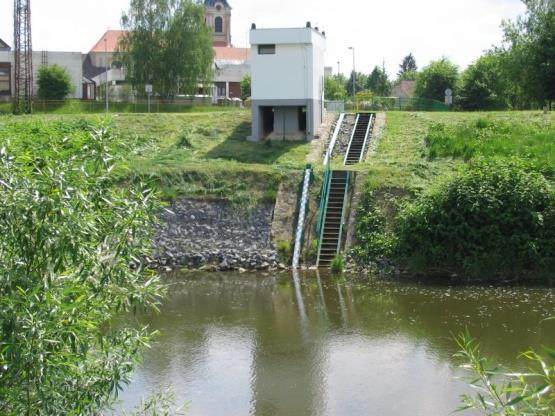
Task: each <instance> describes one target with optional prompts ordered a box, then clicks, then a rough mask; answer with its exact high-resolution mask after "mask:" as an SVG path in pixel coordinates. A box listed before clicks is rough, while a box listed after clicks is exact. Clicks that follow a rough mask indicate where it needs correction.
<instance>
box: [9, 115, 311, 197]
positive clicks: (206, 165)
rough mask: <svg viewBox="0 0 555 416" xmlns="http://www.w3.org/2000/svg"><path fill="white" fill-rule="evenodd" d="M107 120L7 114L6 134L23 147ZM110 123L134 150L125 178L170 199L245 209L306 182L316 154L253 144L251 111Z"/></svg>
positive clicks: (122, 118) (302, 147) (297, 146)
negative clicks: (285, 184)
mask: <svg viewBox="0 0 555 416" xmlns="http://www.w3.org/2000/svg"><path fill="white" fill-rule="evenodd" d="M101 120H103V117H101V116H98V115H90V114H79V115H65V114H62V115H53V114H48V115H40V114H39V115H33V116H22V117H13V116H3V117H0V135H1V136H2V138H8V136H10V134H12V135H13V134H15V132H17V134H16V136H17V137H15V136H14V137H13V139H14V140H17V141H18V142H21V143H24V142H26V141H28V140H31V141H35V140H38V139H37V138H41V139H40V141H41V142H44V143H45V144H46V145H47V142H48V136H49V135H50V134H53V131H56V132H64V129H66V130H67V129H69V130H68V131H67V133H68V134H70V133H71V131H70V130H71V126H79V125H81V126H83V125H86V124H87V123H91V122H94V123H98V122H100V121H101ZM109 121H110V122H111V124H112V126H113V128H114V130H115V133H116V134H117V135H119V136H120V137H122V138H124V139H125V141H126V142H128V143H130V144H131V145H132V146H131V147H133V149H134V150H133V151H132V153H131V154H129V155H128V156H127V157H126V159H125V161H124V162H123V163H120V164H119V167H118V173H119V176H120V177H121V178H122V181H127V180H139V179H141V180H145V179H146V180H150V181H151V182H152V183H154V184H156V185H157V186H158V187H159V189H160V191H161V193H162V196H163V197H164V198H166V199H171V198H174V197H176V196H202V197H217V198H226V199H229V200H232V201H233V202H237V203H241V204H249V203H252V202H254V201H257V200H273V199H275V196H276V193H277V187H278V185H279V183H280V181H281V180H282V178H284V177H286V176H291V175H296V174H297V173H298V175H299V177H300V175H301V171H302V169H303V168H304V166H305V159H306V156H307V154H308V152H309V150H310V144H308V143H304V142H303V143H301V142H272V143H263V144H259V143H251V142H249V141H247V136H249V135H250V129H251V124H250V112H249V111H246V110H235V111H224V112H220V111H212V112H201V113H189V114H116V115H112V116H109ZM1 126H4V127H3V128H4V134H2V127H1ZM8 132H11V133H10V134H8ZM71 137H73V135H71Z"/></svg>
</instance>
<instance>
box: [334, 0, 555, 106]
mask: <svg viewBox="0 0 555 416" xmlns="http://www.w3.org/2000/svg"><path fill="white" fill-rule="evenodd" d="M523 2H524V3H525V5H526V8H527V10H526V13H525V15H523V16H520V17H519V18H518V19H517V20H516V21H505V22H503V23H502V28H503V33H504V37H503V42H502V43H501V45H498V46H494V47H492V48H491V49H489V50H487V51H485V52H484V54H483V55H482V56H480V57H479V58H478V59H477V60H476V61H475V62H474V63H472V64H471V65H469V66H468V67H467V68H466V69H465V70H464V71H462V72H461V71H460V70H459V67H458V66H457V65H456V64H454V63H453V62H451V61H450V60H449V59H448V58H446V57H442V58H440V59H438V60H435V61H432V62H430V63H429V64H428V65H427V66H426V67H424V68H422V69H421V70H420V71H418V67H417V65H416V60H415V59H414V56H413V55H412V54H409V55H407V56H406V57H405V58H404V59H403V61H402V62H401V64H400V66H399V67H400V68H399V72H398V73H397V77H396V79H395V80H393V81H392V80H391V79H390V77H389V76H388V74H387V72H386V71H385V68H384V67H382V68H380V67H378V66H376V67H374V69H373V70H372V72H371V73H370V74H368V75H367V74H364V73H356V74H353V73H351V76H350V77H349V78H347V77H345V76H344V75H342V74H339V75H334V76H330V77H327V78H326V99H330V100H342V99H346V98H347V97H349V96H351V95H352V94H353V91H354V92H355V93H357V94H358V93H362V92H371V93H372V94H374V95H376V96H389V95H390V94H391V91H392V88H393V86H395V85H398V84H400V83H401V82H402V81H405V80H409V81H415V91H414V93H415V96H416V97H418V98H426V99H433V100H438V101H444V98H445V90H446V89H447V88H450V89H452V90H453V95H454V105H455V107H456V108H458V109H461V110H504V109H527V108H538V107H543V106H544V105H547V106H549V107H551V106H552V103H553V101H555V2H554V1H553V0H523Z"/></svg>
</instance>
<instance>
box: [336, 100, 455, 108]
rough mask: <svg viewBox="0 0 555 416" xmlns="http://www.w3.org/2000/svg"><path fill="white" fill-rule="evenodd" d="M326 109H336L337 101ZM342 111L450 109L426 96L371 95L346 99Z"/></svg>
mask: <svg viewBox="0 0 555 416" xmlns="http://www.w3.org/2000/svg"><path fill="white" fill-rule="evenodd" d="M329 103H333V104H332V105H331V106H330V105H326V108H327V109H328V111H337V110H335V108H339V107H340V106H339V105H338V102H337V101H329ZM342 104H343V108H344V110H343V111H450V110H451V109H450V107H449V106H448V105H446V104H445V103H442V102H441V101H436V100H430V99H427V98H399V97H371V98H364V99H363V100H361V99H357V100H356V101H353V100H352V99H351V100H346V101H344V102H343V103H342Z"/></svg>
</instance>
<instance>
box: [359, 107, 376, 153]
mask: <svg viewBox="0 0 555 416" xmlns="http://www.w3.org/2000/svg"><path fill="white" fill-rule="evenodd" d="M373 120H374V114H370V119H369V120H368V127H367V128H366V134H365V136H364V143H363V144H362V151H361V152H360V157H359V159H358V163H360V162H362V159H364V155H365V154H366V152H365V150H366V144H367V143H368V138H369V136H370V129H371V128H372V122H373Z"/></svg>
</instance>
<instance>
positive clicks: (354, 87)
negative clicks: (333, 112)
mask: <svg viewBox="0 0 555 416" xmlns="http://www.w3.org/2000/svg"><path fill="white" fill-rule="evenodd" d="M349 50H352V51H353V100H354V99H355V97H356V95H357V93H356V85H357V72H356V67H355V47H354V46H349Z"/></svg>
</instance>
